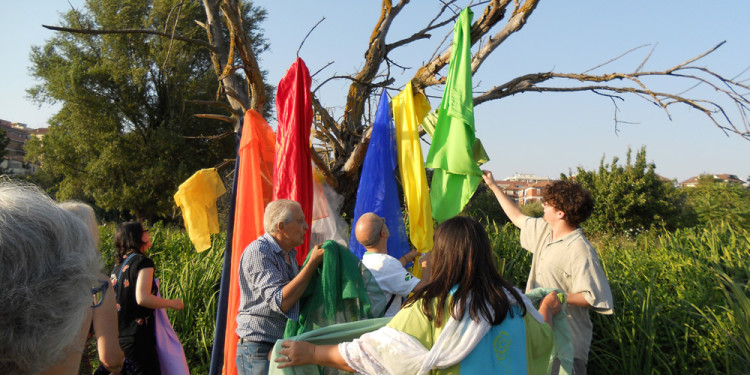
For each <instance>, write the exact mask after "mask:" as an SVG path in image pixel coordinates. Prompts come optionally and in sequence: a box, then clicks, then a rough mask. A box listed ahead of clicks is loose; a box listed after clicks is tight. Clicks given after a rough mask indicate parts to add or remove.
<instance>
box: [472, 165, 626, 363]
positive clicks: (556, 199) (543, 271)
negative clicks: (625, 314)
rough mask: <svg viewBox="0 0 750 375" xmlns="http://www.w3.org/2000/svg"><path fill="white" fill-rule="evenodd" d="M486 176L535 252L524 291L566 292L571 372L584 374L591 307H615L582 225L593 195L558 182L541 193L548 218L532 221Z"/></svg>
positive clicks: (523, 239)
mask: <svg viewBox="0 0 750 375" xmlns="http://www.w3.org/2000/svg"><path fill="white" fill-rule="evenodd" d="M483 178H484V182H485V183H486V184H487V186H488V187H489V188H490V190H492V192H493V193H495V197H497V200H498V202H499V203H500V206H501V207H502V209H503V211H504V212H505V214H506V215H508V218H509V219H510V221H511V222H513V224H514V225H515V226H517V227H518V228H520V229H521V236H520V237H521V246H522V247H523V248H524V249H526V250H528V251H529V252H531V253H532V254H534V256H533V258H532V260H531V272H530V273H529V280H528V282H527V284H526V292H527V293H528V292H529V291H531V290H532V289H536V288H554V289H558V290H562V291H563V292H565V294H566V299H567V307H566V312H567V314H568V324H569V326H570V331H571V335H572V337H573V347H574V355H573V356H574V362H573V374H575V375H583V374H586V362H587V361H588V354H589V347H590V345H591V336H592V332H593V325H592V324H591V318H590V316H589V309H591V310H594V311H596V312H598V313H600V314H612V312H613V307H614V304H613V300H612V292H611V291H610V288H609V281H607V277H606V275H605V274H604V270H603V269H602V265H601V262H600V261H599V256H598V255H597V253H596V249H594V247H593V246H591V244H590V243H589V241H588V240H587V239H586V236H584V234H583V229H581V227H580V224H581V223H582V222H584V221H586V219H588V218H589V216H591V212H592V211H593V210H594V199H593V198H592V197H591V193H590V192H589V191H588V190H586V189H584V188H583V187H582V186H581V185H580V184H578V183H576V182H574V181H555V182H553V183H552V184H550V185H548V186H547V188H546V189H545V190H544V192H543V193H542V206H543V207H544V216H543V217H541V218H532V217H528V216H526V215H524V214H523V213H522V212H521V210H519V209H518V206H517V205H516V204H515V203H514V202H513V201H512V200H511V199H510V198H508V196H507V195H505V193H503V191H502V190H501V189H500V187H499V186H497V183H496V182H495V179H494V177H493V176H492V172H489V171H484V176H483ZM559 365H560V364H559V361H557V360H556V363H555V365H554V367H553V371H552V374H557V372H558V371H559Z"/></svg>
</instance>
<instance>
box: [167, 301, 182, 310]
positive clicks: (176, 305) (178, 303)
mask: <svg viewBox="0 0 750 375" xmlns="http://www.w3.org/2000/svg"><path fill="white" fill-rule="evenodd" d="M169 303H170V304H171V306H169V308H170V309H172V310H182V309H183V308H185V305H184V304H183V303H182V300H181V299H171V300H169Z"/></svg>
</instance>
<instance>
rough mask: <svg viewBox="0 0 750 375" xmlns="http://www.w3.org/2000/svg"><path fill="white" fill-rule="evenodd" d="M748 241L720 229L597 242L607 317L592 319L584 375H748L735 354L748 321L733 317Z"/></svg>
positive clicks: (742, 299) (748, 266)
mask: <svg viewBox="0 0 750 375" xmlns="http://www.w3.org/2000/svg"><path fill="white" fill-rule="evenodd" d="M749 240H750V233H749V232H748V231H747V230H746V229H735V228H733V227H732V226H730V225H726V224H720V225H716V226H712V227H708V228H694V229H687V230H678V231H676V232H674V233H669V232H665V231H652V232H649V233H644V234H642V235H640V236H638V237H637V238H636V239H635V240H634V241H627V240H622V239H613V238H599V239H597V240H596V241H595V242H596V245H597V247H598V249H599V254H600V257H601V260H602V263H603V264H604V265H605V271H606V273H607V277H608V279H609V281H610V286H611V287H612V293H613V295H614V299H615V314H614V315H612V316H604V315H599V314H592V315H593V316H592V318H593V321H594V340H593V343H592V347H591V353H590V356H589V359H590V360H589V368H590V370H591V373H594V374H634V375H635V374H747V373H750V367H749V366H748V361H747V356H744V358H743V357H742V356H738V355H736V353H737V345H740V346H741V345H742V342H743V339H744V338H748V337H750V327H749V326H750V323H747V318H748V317H750V315H744V316H736V314H737V312H738V311H744V310H743V309H742V308H743V303H746V302H747V293H748V288H747V285H748V284H747V282H748V276H749V275H750V274H749V273H748V272H749V271H750V246H749V244H750V241H749ZM729 280H731V284H728V283H729ZM730 291H731V293H730ZM732 314H735V319H734V320H733V321H732V320H728V319H727V317H728V316H730V315H732ZM743 317H744V319H745V320H743ZM743 322H744V323H743ZM732 337H734V340H733V339H732ZM747 340H750V339H747ZM747 340H744V342H747Z"/></svg>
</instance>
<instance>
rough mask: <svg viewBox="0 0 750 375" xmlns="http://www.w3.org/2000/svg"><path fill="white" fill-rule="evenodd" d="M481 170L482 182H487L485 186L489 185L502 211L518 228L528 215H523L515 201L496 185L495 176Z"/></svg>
mask: <svg viewBox="0 0 750 375" xmlns="http://www.w3.org/2000/svg"><path fill="white" fill-rule="evenodd" d="M482 172H484V175H482V178H483V179H484V182H485V183H486V184H487V187H489V188H490V190H492V192H493V193H495V197H496V198H497V201H498V202H499V203H500V207H502V209H503V212H505V214H506V215H508V218H509V219H510V221H511V222H512V223H513V225H515V226H517V227H519V228H520V227H521V225H522V224H523V222H524V221H525V220H526V218H527V217H528V216H526V215H524V214H523V212H521V210H519V209H518V206H517V205H516V204H515V202H513V201H512V200H511V199H510V198H509V197H508V196H507V195H505V193H503V191H502V189H500V187H499V186H497V183H495V178H494V177H493V176H492V172H490V171H482Z"/></svg>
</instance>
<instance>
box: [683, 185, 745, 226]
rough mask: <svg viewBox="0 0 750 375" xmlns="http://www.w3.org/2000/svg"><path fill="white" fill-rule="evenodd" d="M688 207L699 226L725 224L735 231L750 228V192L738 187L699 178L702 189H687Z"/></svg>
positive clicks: (698, 187)
mask: <svg viewBox="0 0 750 375" xmlns="http://www.w3.org/2000/svg"><path fill="white" fill-rule="evenodd" d="M684 190H685V194H686V197H687V199H686V202H685V205H686V207H687V208H688V209H689V210H690V213H691V214H692V215H694V221H695V223H696V224H697V225H715V224H718V223H720V222H725V223H727V224H729V225H730V226H732V227H733V228H735V229H743V228H750V191H748V189H747V188H745V187H743V186H742V185H741V184H738V183H727V182H721V181H718V180H715V179H714V177H713V176H712V175H710V174H707V175H701V176H699V177H698V185H697V186H696V187H693V188H685V189H684Z"/></svg>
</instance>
